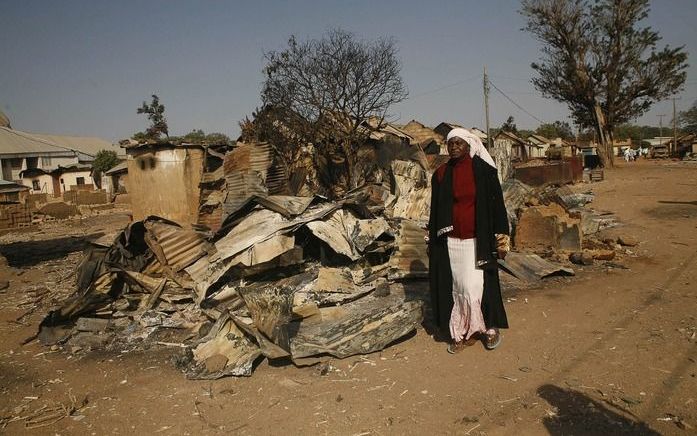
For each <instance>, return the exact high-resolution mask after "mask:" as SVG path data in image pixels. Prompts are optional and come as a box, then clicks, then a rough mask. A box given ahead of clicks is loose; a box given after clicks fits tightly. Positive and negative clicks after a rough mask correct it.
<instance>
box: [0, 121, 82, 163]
mask: <svg viewBox="0 0 697 436" xmlns="http://www.w3.org/2000/svg"><path fill="white" fill-rule="evenodd" d="M32 153H34V154H36V153H42V154H47V155H52V156H65V157H71V156H75V151H74V150H71V149H69V148H66V147H61V146H59V145H58V144H54V143H52V142H51V141H47V140H45V139H41V138H37V137H35V136H34V135H32V134H30V133H26V132H21V131H19V130H12V129H8V128H7V127H0V154H1V155H4V156H3V157H11V156H14V155H18V156H19V155H26V154H32Z"/></svg>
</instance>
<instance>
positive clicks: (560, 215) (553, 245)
mask: <svg viewBox="0 0 697 436" xmlns="http://www.w3.org/2000/svg"><path fill="white" fill-rule="evenodd" d="M514 243H515V247H516V248H518V249H521V250H530V251H535V250H539V249H553V250H566V251H581V248H582V244H583V231H582V227H581V217H580V216H573V215H571V214H569V212H567V211H566V210H565V209H564V208H563V207H562V206H560V205H559V204H557V203H551V204H549V205H546V206H544V205H543V206H531V207H528V208H526V209H523V210H522V211H521V214H520V219H519V221H518V226H517V227H516V232H515V238H514Z"/></svg>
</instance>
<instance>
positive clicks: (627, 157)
mask: <svg viewBox="0 0 697 436" xmlns="http://www.w3.org/2000/svg"><path fill="white" fill-rule="evenodd" d="M630 159H631V149H630V148H625V149H624V161H625V162H629V160H630Z"/></svg>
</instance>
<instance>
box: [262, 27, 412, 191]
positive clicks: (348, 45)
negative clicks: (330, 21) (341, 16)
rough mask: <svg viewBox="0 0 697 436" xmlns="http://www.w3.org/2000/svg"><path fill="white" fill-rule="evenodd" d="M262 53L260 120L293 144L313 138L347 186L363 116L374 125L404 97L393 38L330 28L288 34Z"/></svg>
mask: <svg viewBox="0 0 697 436" xmlns="http://www.w3.org/2000/svg"><path fill="white" fill-rule="evenodd" d="M265 58H266V66H265V68H264V74H265V76H266V80H265V82H264V85H263V89H262V93H261V97H262V102H263V104H264V107H263V108H262V110H261V111H258V112H257V113H258V114H263V115H264V116H265V117H266V119H265V121H264V125H265V126H266V127H267V128H271V129H272V130H273V129H276V130H281V132H280V133H281V134H282V135H283V137H284V138H285V139H286V140H287V141H289V142H290V143H292V145H293V146H295V147H298V146H299V145H304V144H308V143H309V144H313V145H314V146H315V148H316V150H317V151H318V152H319V153H320V154H321V155H323V157H324V159H325V160H327V161H330V160H331V162H333V163H334V165H335V169H336V170H337V171H335V172H340V173H342V176H341V177H338V178H337V179H336V180H335V181H338V180H339V179H343V180H345V182H346V183H347V186H346V187H345V188H347V189H348V188H351V187H354V185H355V180H354V177H353V176H352V174H353V167H354V166H355V159H356V153H357V148H358V146H359V145H360V144H362V143H363V142H364V141H365V139H366V138H367V136H368V135H369V133H370V132H369V130H368V129H366V128H365V123H364V122H365V121H367V120H368V119H373V120H377V124H382V123H383V122H384V119H385V117H386V115H387V113H388V110H389V109H390V107H391V106H392V105H393V104H395V103H398V102H400V101H402V100H404V99H405V98H406V96H407V91H406V88H405V85H404V83H403V82H402V77H401V74H400V72H401V62H400V60H399V58H398V57H397V46H396V43H395V41H394V40H393V39H390V38H381V39H378V40H375V41H362V40H359V39H357V38H356V36H355V35H353V34H352V33H349V32H346V31H343V30H340V29H332V30H329V31H328V32H327V34H326V35H325V36H323V37H322V38H321V39H311V40H307V41H302V42H301V41H297V40H296V39H295V37H293V36H291V37H290V39H289V40H288V46H287V47H286V48H285V49H284V50H283V51H280V52H277V51H270V52H268V53H265ZM373 124H375V123H373ZM290 155H291V156H292V153H290ZM342 160H343V162H342Z"/></svg>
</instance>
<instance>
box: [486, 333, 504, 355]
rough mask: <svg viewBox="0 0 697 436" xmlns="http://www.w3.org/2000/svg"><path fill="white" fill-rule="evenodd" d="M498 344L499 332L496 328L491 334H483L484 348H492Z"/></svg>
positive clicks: (499, 342)
mask: <svg viewBox="0 0 697 436" xmlns="http://www.w3.org/2000/svg"><path fill="white" fill-rule="evenodd" d="M499 345H501V333H500V332H499V331H498V329H497V330H496V333H494V334H493V335H490V334H485V335H484V348H486V349H487V350H493V349H495V348H496V347H498V346H499Z"/></svg>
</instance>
